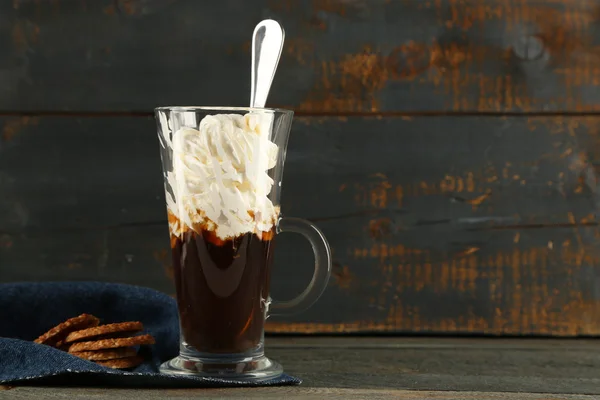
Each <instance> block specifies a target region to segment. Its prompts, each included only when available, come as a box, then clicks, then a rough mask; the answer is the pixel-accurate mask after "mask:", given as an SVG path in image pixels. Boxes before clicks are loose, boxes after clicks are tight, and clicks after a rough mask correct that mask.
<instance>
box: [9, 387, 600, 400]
mask: <svg viewBox="0 0 600 400" xmlns="http://www.w3.org/2000/svg"><path fill="white" fill-rule="evenodd" d="M11 395H14V397H10V398H11V399H15V400H20V399H31V400H36V399H71V398H78V399H94V400H105V399H106V400H115V399H131V400H138V399H140V400H145V399H148V400H150V399H181V400H186V399H189V400H192V399H219V400H228V399H283V398H285V399H292V400H322V399H324V398H327V399H371V400H387V399H405V400H593V399H595V396H586V395H576V394H561V395H559V396H555V395H552V396H550V397H549V396H548V395H547V394H539V393H489V392H487V393H484V392H453V391H452V392H446V391H435V392H433V391H410V390H390V389H339V388H332V389H327V388H315V389H306V388H252V389H195V390H193V389H182V390H170V391H165V390H147V389H146V390H144V389H129V390H128V389H84V388H79V389H75V388H52V387H19V388H16V390H15V391H14V392H13V393H11ZM165 396H169V397H165ZM0 398H2V397H1V396H0ZM7 398H8V397H7Z"/></svg>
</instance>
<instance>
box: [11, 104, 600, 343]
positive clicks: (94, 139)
mask: <svg viewBox="0 0 600 400" xmlns="http://www.w3.org/2000/svg"><path fill="white" fill-rule="evenodd" d="M599 123H600V117H477V118H471V117H450V116H446V117H435V118H430V117H415V118H400V117H398V118H388V119H381V118H377V117H370V118H367V117H351V118H337V117H327V118H320V117H304V118H298V119H297V121H296V122H295V124H294V127H293V132H292V137H291V140H290V145H289V150H288V155H287V161H286V172H285V174H284V188H283V200H282V201H283V204H282V206H283V211H284V213H285V214H286V215H290V216H291V215H293V216H298V217H303V218H308V219H311V220H312V221H314V222H316V223H317V224H318V225H319V227H320V228H322V229H323V231H324V232H325V234H326V236H327V237H328V239H329V241H330V243H331V245H332V248H333V257H334V267H333V276H332V280H331V282H330V286H329V288H328V290H327V291H326V293H325V294H324V297H323V298H322V300H321V301H320V303H319V304H318V305H317V306H315V307H313V308H312V309H311V310H309V311H308V312H306V313H304V314H301V315H298V316H295V317H293V318H290V319H286V320H283V319H280V320H273V321H272V322H270V324H269V328H268V329H269V330H270V331H271V332H302V333H310V332H327V333H335V332H340V333H341V332H369V331H372V332H383V331H387V332H430V333H484V334H542V335H567V336H569V335H580V334H585V335H594V334H598V333H600V323H599V322H598V321H600V275H599V272H598V266H599V263H600V253H599V251H598V249H599V248H600V247H599V237H600V232H599V231H598V227H597V220H596V209H597V205H598V193H597V188H596V180H597V178H596V168H595V167H596V165H597V163H598V161H597V160H598V157H599V152H600V146H599V145H598V143H599V142H598V140H597V137H596V135H597V132H598V129H597V128H598V124H599ZM0 132H1V135H0V193H2V197H1V198H0V280H1V281H5V282H6V281H16V280H57V279H76V280H77V279H100V280H107V281H119V282H128V283H134V284H140V285H145V286H150V287H154V288H157V289H160V290H164V291H167V292H168V293H172V291H173V289H172V284H171V281H170V278H171V277H172V273H173V271H172V267H171V262H170V252H169V247H168V246H169V242H168V237H167V226H166V221H165V207H164V198H163V186H162V181H161V180H162V178H161V176H162V174H161V171H160V160H159V151H158V141H157V140H156V138H155V133H154V123H153V121H152V119H150V118H146V117H140V118H136V117H110V118H91V117H81V118H74V117H47V116H46V117H14V118H13V117H3V118H1V119H0ZM516 143H518V146H517V145H515V144H516ZM311 263H312V261H311V253H310V250H309V246H308V244H307V243H305V242H303V241H302V239H300V238H297V237H295V236H294V235H281V236H279V237H278V251H277V254H276V266H275V271H274V278H273V279H274V282H273V294H274V297H275V298H286V297H287V298H289V297H290V296H291V295H292V294H294V293H299V292H300V291H301V290H302V289H303V287H304V286H305V285H306V284H307V283H308V281H309V279H310V265H311ZM309 321H310V322H309Z"/></svg>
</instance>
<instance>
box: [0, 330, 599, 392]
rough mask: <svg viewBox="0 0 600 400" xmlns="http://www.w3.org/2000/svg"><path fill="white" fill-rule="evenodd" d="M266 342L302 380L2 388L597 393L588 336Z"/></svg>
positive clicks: (595, 347)
mask: <svg viewBox="0 0 600 400" xmlns="http://www.w3.org/2000/svg"><path fill="white" fill-rule="evenodd" d="M266 348H267V353H268V354H269V355H270V356H272V357H273V358H275V359H277V360H279V361H281V362H282V363H283V365H284V367H285V368H286V371H287V372H288V373H290V374H294V375H296V376H298V377H301V378H302V379H303V380H304V383H303V384H302V385H301V386H299V387H285V388H252V389H249V388H245V389H157V388H154V389H152V390H149V389H148V388H145V389H144V388H135V389H107V388H97V387H95V388H94V387H91V388H81V387H79V388H52V389H49V388H35V387H16V388H13V389H12V390H10V391H7V392H5V393H6V395H7V397H8V396H11V397H10V398H11V399H22V398H27V399H36V398H40V396H47V397H45V398H54V399H61V398H83V399H85V398H95V399H104V398H111V399H115V398H130V399H139V398H144V399H165V398H167V399H170V398H182V399H187V398H193V397H209V398H240V397H242V398H286V399H287V398H292V399H312V398H315V399H316V398H350V399H354V398H356V399H359V398H360V399H364V398H374V399H379V398H381V399H388V398H400V399H445V400H459V399H461V400H462V399H469V400H470V399H478V400H481V399H490V400H491V399H509V400H510V399H526V400H527V399H536V400H542V399H544V400H549V399H553V400H558V399H581V400H588V399H589V400H591V399H593V398H597V397H598V394H600V390H599V387H600V385H599V384H600V380H599V379H598V377H597V372H596V371H597V370H598V367H600V365H599V364H600V362H599V361H598V357H597V354H598V351H599V350H600V348H599V345H598V343H597V342H596V341H584V342H581V341H578V340H569V341H565V340H562V341H561V340H544V341H540V340H536V341H532V340H523V339H517V340H496V339H487V340H481V339H477V340H474V339H462V340H457V339H454V340H452V339H450V340H448V339H441V338H429V339H401V338H386V339H383V340H373V339H371V338H368V337H363V338H354V339H340V338H307V339H300V340H298V339H285V338H284V339H282V338H268V339H267V345H266ZM78 382H83V378H81V379H80V380H79V381H78ZM71 384H73V382H72V381H71ZM78 384H79V385H81V383H78ZM0 396H1V395H0Z"/></svg>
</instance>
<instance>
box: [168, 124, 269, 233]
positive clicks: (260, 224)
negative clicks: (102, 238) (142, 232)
mask: <svg viewBox="0 0 600 400" xmlns="http://www.w3.org/2000/svg"><path fill="white" fill-rule="evenodd" d="M272 123H273V117H272V116H271V115H268V114H256V113H254V114H253V113H249V114H246V115H239V114H217V115H207V116H206V117H204V118H203V119H202V121H200V126H199V129H193V128H189V127H184V128H181V129H178V130H177V131H176V132H175V133H174V134H173V136H172V138H171V140H170V141H169V142H170V143H168V142H167V143H165V144H167V145H170V146H171V147H172V149H173V156H172V157H173V158H172V162H173V170H172V171H170V172H168V173H167V182H168V184H169V185H170V187H171V192H172V193H173V195H172V196H171V194H170V193H168V192H167V193H168V194H167V207H168V209H169V211H170V212H171V213H172V214H173V215H174V216H175V217H176V218H177V220H172V221H170V224H169V225H170V229H171V233H172V234H173V235H175V236H180V235H181V233H183V232H184V230H185V229H186V227H187V228H190V229H193V230H195V231H199V230H201V229H206V230H209V231H214V232H215V234H216V236H217V237H219V238H220V239H228V238H233V237H236V236H239V235H243V234H246V233H255V234H257V235H259V236H260V235H262V233H263V232H268V231H270V230H271V229H272V228H273V226H274V224H275V223H276V220H277V217H278V215H279V208H278V207H276V206H274V205H273V203H272V202H271V200H270V199H269V198H268V195H269V193H270V192H271V187H272V186H273V179H271V177H269V175H268V172H267V171H268V170H270V169H272V168H273V167H275V165H276V164H277V153H278V148H277V145H276V144H275V143H273V142H271V141H270V140H269V136H270V133H271V129H272ZM166 136H168V135H166Z"/></svg>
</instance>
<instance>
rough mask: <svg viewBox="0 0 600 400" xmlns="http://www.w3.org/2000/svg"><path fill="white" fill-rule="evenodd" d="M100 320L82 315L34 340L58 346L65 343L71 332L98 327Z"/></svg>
mask: <svg viewBox="0 0 600 400" xmlns="http://www.w3.org/2000/svg"><path fill="white" fill-rule="evenodd" d="M99 323H100V320H99V319H98V318H96V317H94V316H93V315H90V314H81V315H80V316H78V317H74V318H70V319H68V320H66V321H65V322H63V323H60V324H58V325H57V326H55V327H54V328H52V329H50V330H49V331H48V332H46V333H44V334H43V335H41V336H40V337H38V338H37V339H35V340H34V342H35V343H40V344H46V345H48V346H56V344H57V343H58V342H61V341H63V339H64V338H65V337H67V335H68V334H69V333H71V332H74V331H79V330H81V329H87V328H90V327H94V326H98V324H99Z"/></svg>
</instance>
